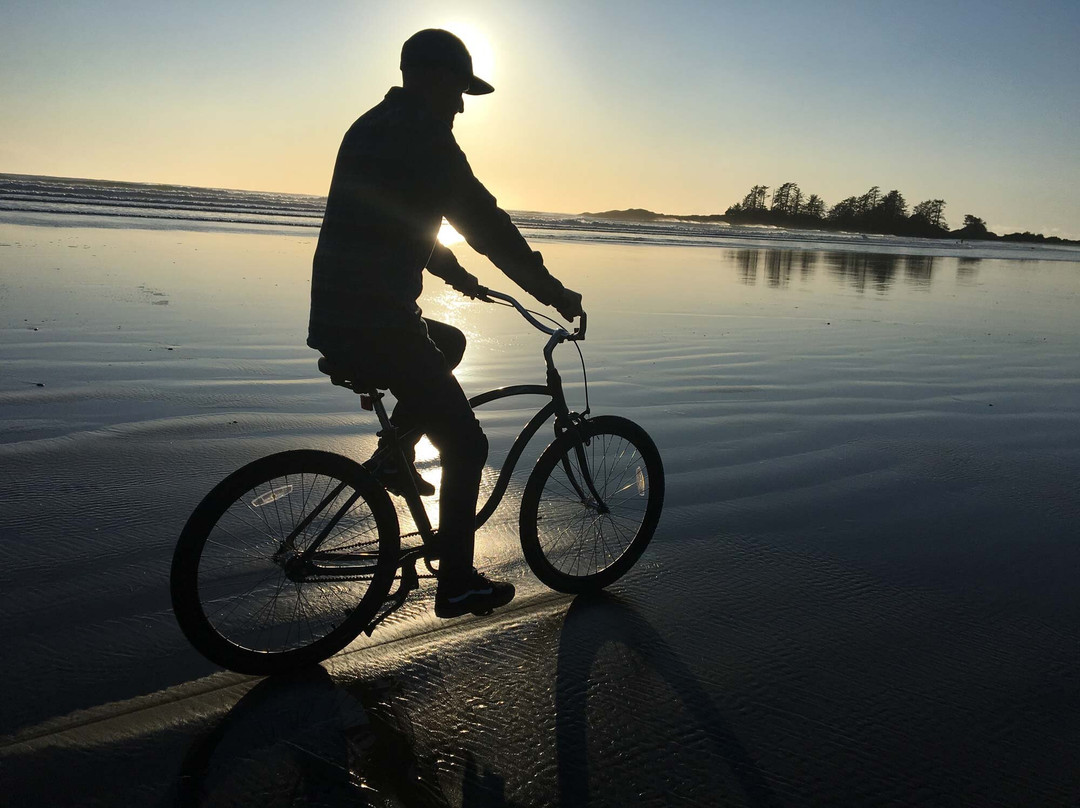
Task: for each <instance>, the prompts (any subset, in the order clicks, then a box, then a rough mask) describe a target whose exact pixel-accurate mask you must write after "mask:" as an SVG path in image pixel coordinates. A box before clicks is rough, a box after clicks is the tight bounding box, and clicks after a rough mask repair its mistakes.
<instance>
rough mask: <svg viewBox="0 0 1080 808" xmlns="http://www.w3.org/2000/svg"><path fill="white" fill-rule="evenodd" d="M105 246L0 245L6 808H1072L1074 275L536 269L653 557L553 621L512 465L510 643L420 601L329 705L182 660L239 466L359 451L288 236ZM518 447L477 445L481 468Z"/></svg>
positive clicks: (324, 698) (1, 230)
mask: <svg viewBox="0 0 1080 808" xmlns="http://www.w3.org/2000/svg"><path fill="white" fill-rule="evenodd" d="M117 222H119V224H116V223H114V225H113V226H111V227H102V226H96V227H91V226H86V223H87V222H86V220H85V218H84V220H81V221H80V220H78V218H77V217H69V218H63V217H52V218H51V219H50V218H49V217H48V216H41V217H38V218H37V219H34V220H33V221H32V220H31V217H24V218H23V219H21V220H20V219H19V217H17V216H13V215H9V216H8V217H7V219H6V220H5V222H3V223H0V270H2V271H0V329H2V330H0V368H2V370H0V421H2V425H3V431H2V437H0V477H2V479H3V488H2V493H0V505H2V508H0V535H2V538H3V541H2V543H0V560H2V564H0V625H2V627H3V634H4V638H5V653H4V665H3V667H2V672H0V683H2V684H3V689H4V692H5V693H7V694H8V695H9V697H8V698H7V699H5V706H4V707H3V709H2V710H0V735H2V736H3V737H2V739H0V781H2V788H3V791H4V792H5V798H4V802H5V804H8V805H12V806H24V805H25V806H30V805H46V804H49V805H54V804H73V805H168V804H251V805H272V804H318V805H324V804H325V805H330V804H333V805H336V804H342V805H344V804H349V805H352V804H364V803H363V801H364V800H368V801H369V802H372V803H373V804H434V805H438V804H449V805H567V806H570V805H586V804H592V805H629V804H642V805H669V804H695V805H725V804H731V805H885V804H890V805H1016V806H1022V805H1070V804H1075V803H1076V801H1077V800H1078V799H1080V769H1078V768H1077V766H1076V762H1075V761H1076V760H1077V757H1078V755H1077V753H1078V751H1080V750H1078V746H1080V743H1078V742H1080V726H1078V722H1080V713H1078V711H1077V707H1078V706H1080V705H1078V703H1077V702H1078V699H1080V696H1078V695H1077V694H1078V693H1080V687H1078V685H1080V681H1078V680H1080V646H1078V643H1077V640H1076V626H1077V625H1078V624H1080V596H1078V594H1077V586H1076V582H1075V581H1076V570H1077V569H1080V547H1078V546H1077V542H1076V524H1077V517H1078V516H1080V497H1078V496H1077V494H1076V486H1075V480H1076V479H1077V478H1078V476H1080V437H1078V436H1080V429H1078V427H1080V405H1078V403H1077V402H1080V331H1078V329H1077V326H1076V323H1077V322H1078V318H1077V314H1078V312H1080V263H1078V262H1076V261H1065V260H1060V258H1061V257H1062V255H1061V253H1058V254H1056V255H1054V256H1052V257H1053V258H1054V259H1057V260H1026V261H1022V260H1018V259H1016V258H1015V257H1010V258H1008V259H1003V258H994V257H987V256H986V254H985V253H979V252H977V251H971V250H967V248H963V249H961V248H959V247H952V246H950V247H949V248H948V249H945V248H942V250H940V251H938V252H936V253H935V252H934V251H933V250H923V251H921V252H920V251H908V252H905V251H904V250H903V249H901V248H899V247H896V248H877V249H871V250H863V251H852V250H850V249H848V250H840V249H836V248H832V249H829V248H825V247H822V246H821V245H818V244H813V243H807V244H805V245H801V246H800V245H798V244H792V243H790V242H788V243H785V245H784V246H783V247H774V246H770V245H768V244H761V245H753V244H745V243H740V244H737V245H733V246H731V247H717V246H710V247H703V246H694V247H685V246H675V245H669V246H662V245H658V244H628V243H605V242H602V241H591V242H590V241H581V240H577V241H575V240H573V239H570V238H559V237H558V236H557V235H556V236H552V235H551V234H547V236H544V237H542V238H541V242H542V243H540V244H539V246H540V248H541V249H542V250H543V252H544V255H545V257H546V259H547V262H548V264H549V265H550V266H551V267H552V269H553V271H555V273H556V274H558V275H560V277H563V278H564V279H565V280H566V281H567V283H569V284H571V285H576V288H580V290H581V291H582V292H583V294H584V297H585V306H586V309H587V310H588V311H589V313H590V325H589V328H590V334H589V339H588V340H587V342H586V343H585V345H584V346H583V350H584V351H585V357H586V361H587V363H588V367H589V393H590V398H591V403H592V407H593V411H594V412H596V413H607V412H611V413H616V414H620V415H623V416H626V417H629V418H631V419H633V420H635V421H638V422H640V423H641V424H642V425H643V426H644V427H645V428H646V429H647V430H648V431H649V432H650V434H652V436H653V437H654V439H655V440H656V443H657V445H658V446H659V448H660V451H661V453H662V455H663V458H664V462H665V466H666V470H667V502H666V506H665V511H664V516H663V518H662V520H661V523H660V527H659V529H658V531H657V534H656V537H655V539H654V541H653V543H652V544H651V545H650V547H649V549H648V551H647V552H646V554H645V556H644V557H643V558H642V560H641V562H639V564H638V565H637V566H636V567H635V568H634V570H633V571H632V572H631V573H630V574H629V575H628V576H627V577H626V578H624V579H623V580H622V581H620V582H618V583H617V584H616V585H615V586H613V587H612V588H611V590H610V592H609V593H608V595H606V596H604V597H601V598H576V599H573V598H569V597H566V596H562V595H556V594H554V593H552V592H550V591H549V590H547V589H546V588H545V587H543V586H542V585H541V584H540V583H539V582H537V581H536V580H535V578H533V577H532V575H531V573H530V572H529V571H528V569H527V567H526V566H525V564H524V562H523V560H522V558H521V550H520V545H519V544H518V542H517V537H516V529H517V514H516V509H515V506H516V503H517V499H518V496H519V495H520V491H521V488H522V487H523V486H524V482H525V479H526V476H527V473H526V470H527V469H528V465H527V464H526V465H525V466H524V467H519V472H518V474H517V476H516V477H515V482H514V485H513V486H512V488H511V492H510V495H509V496H508V497H507V500H506V501H504V503H503V505H502V506H501V507H500V509H499V511H498V512H497V513H496V516H495V517H494V518H493V520H492V522H491V523H490V524H489V525H488V526H487V527H485V528H484V529H483V531H481V533H480V534H479V536H478V551H477V556H478V558H477V560H478V564H479V565H480V566H482V567H485V568H487V569H488V570H490V571H492V572H493V573H497V574H501V575H505V576H507V577H509V578H510V579H511V580H513V581H514V583H515V585H517V586H518V589H519V593H520V594H519V597H518V599H517V600H516V601H515V602H514V604H513V605H512V606H511V607H510V608H509V609H508V610H506V611H504V612H501V613H496V614H495V615H492V616H491V617H488V618H478V619H461V620H455V621H448V622H447V621H439V620H437V619H436V618H435V617H434V615H433V614H432V602H431V601H432V598H431V594H432V592H433V588H432V587H431V586H430V584H427V585H426V586H425V587H424V588H422V589H421V591H420V592H419V593H417V594H416V595H415V596H414V597H413V598H412V599H411V600H410V602H409V603H408V604H406V606H405V607H404V608H403V609H402V610H401V611H400V612H399V613H397V614H396V615H395V616H394V618H393V619H392V620H390V621H388V622H387V624H385V625H383V626H380V627H379V629H378V630H377V631H376V632H375V634H374V636H373V637H371V638H367V637H361V638H360V639H358V640H357V641H356V642H355V643H353V645H351V646H350V647H349V649H347V651H346V652H344V653H342V654H340V655H338V656H337V657H335V658H333V659H332V660H330V661H328V662H327V663H326V664H325V666H324V670H325V673H324V674H319V673H317V672H312V673H311V674H309V675H307V676H306V677H300V678H297V679H293V680H277V679H267V680H258V679H252V678H250V677H243V676H239V675H236V674H231V673H224V672H221V671H220V670H218V669H216V668H215V667H214V666H213V665H211V664H210V663H208V662H206V661H205V660H203V659H202V658H201V657H200V656H198V654H197V653H196V652H195V651H194V650H192V649H191V648H190V646H188V645H187V643H186V641H185V640H184V638H183V636H182V635H181V634H180V631H179V629H178V628H177V627H176V624H175V620H174V619H173V616H172V613H171V610H170V606H169V593H168V569H169V562H170V559H171V553H172V548H173V545H174V543H175V541H176V537H177V535H178V533H179V531H180V529H181V528H182V526H183V524H184V521H185V519H186V518H187V515H188V514H189V513H190V511H191V509H192V508H193V507H194V506H195V504H196V503H197V502H198V501H199V499H200V498H201V497H202V495H203V494H204V493H205V492H206V491H207V490H209V489H210V488H211V487H212V486H213V485H214V484H215V483H216V482H217V481H218V480H220V479H221V478H222V477H224V476H225V475H226V474H227V473H228V472H230V471H232V470H233V469H235V468H237V467H238V466H240V465H242V464H243V463H245V462H247V461H249V460H251V459H254V458H256V457H259V456H261V455H264V454H268V453H270V452H272V451H278V450H283V449H288V448H300V447H312V448H323V449H330V450H333V451H337V452H340V453H343V454H346V455H348V456H351V457H354V458H356V459H360V460H362V459H364V458H365V457H366V456H367V453H368V452H369V451H370V450H371V447H372V446H373V444H374V422H373V419H372V418H371V416H370V415H368V414H366V413H361V412H360V411H359V409H358V408H357V407H356V402H355V397H354V396H352V394H350V393H348V392H347V391H343V390H341V389H339V388H334V387H332V386H331V385H330V384H329V383H328V381H327V380H326V378H325V377H323V376H321V375H320V374H319V373H318V371H317V370H316V368H315V355H314V353H313V352H312V351H310V350H309V349H307V348H306V347H305V346H304V335H305V330H306V309H307V289H308V271H309V269H308V268H309V264H310V255H311V251H312V249H313V247H314V236H313V233H312V231H311V230H310V229H307V230H305V229H302V228H292V229H290V228H284V227H276V228H271V227H263V228H262V229H260V228H257V227H249V228H246V230H244V231H241V229H240V228H233V229H232V230H230V229H229V228H213V227H204V228H203V229H201V230H183V229H172V228H171V227H162V229H152V228H150V227H149V226H148V225H147V224H146V223H142V224H140V225H138V226H136V225H133V224H131V223H124V222H123V221H122V220H119V219H118V220H117ZM47 223H51V226H47ZM461 254H462V256H463V262H464V263H465V264H466V266H467V267H468V268H469V269H471V270H472V271H474V272H476V273H477V274H478V275H480V277H481V281H482V282H484V283H487V284H488V285H490V286H492V287H493V288H497V289H503V290H506V291H511V284H510V283H509V282H508V281H506V280H505V279H503V280H500V278H499V276H498V274H497V272H496V271H495V270H493V269H490V268H487V267H485V266H484V264H483V263H482V260H481V259H479V258H478V257H476V256H472V255H470V254H469V252H468V251H467V250H464V249H463V250H462V251H461ZM1031 254H1032V256H1033V257H1035V258H1036V259H1038V258H1039V257H1040V256H1041V258H1043V259H1045V258H1046V257H1047V256H1046V255H1045V254H1040V253H1038V251H1033V252H1032V253H1031ZM1066 255H1067V254H1066ZM422 304H423V306H424V309H425V313H426V314H427V315H428V316H431V317H434V318H436V319H443V320H445V321H448V322H451V323H453V324H455V325H457V326H458V327H460V328H462V329H463V330H464V331H465V332H466V333H467V335H468V336H469V338H470V348H469V351H468V352H467V354H466V358H465V361H464V363H463V364H462V366H461V369H460V371H459V377H460V378H461V380H462V383H463V386H464V387H465V389H466V390H467V391H468V392H470V393H476V392H479V391H481V390H484V389H488V388H491V387H495V386H500V385H503V384H511V383H529V382H539V381H540V380H541V374H542V367H543V366H542V360H541V357H540V349H541V347H542V344H543V342H542V339H541V338H540V337H539V336H538V335H536V334H534V333H533V332H530V331H529V330H528V328H527V327H526V326H524V324H523V323H522V322H521V321H520V320H519V319H518V318H517V317H516V315H514V314H513V313H512V312H510V311H508V310H506V309H500V308H496V307H490V306H488V307H485V306H482V305H479V304H476V303H470V302H468V301H466V300H464V299H463V298H461V297H460V296H459V295H457V294H456V293H454V292H452V291H450V290H445V291H444V289H443V288H441V283H440V282H439V281H438V280H437V279H430V280H429V281H428V283H427V291H426V292H425V297H424V299H423V300H422ZM560 366H561V367H562V368H563V369H564V372H565V375H566V377H567V380H568V383H569V389H570V390H571V392H572V396H573V397H575V398H576V401H577V403H578V406H583V395H582V394H583V390H582V387H581V384H580V371H579V370H575V368H576V367H577V358H576V355H575V354H573V353H572V352H568V353H564V354H563V355H562V360H561V362H560ZM526 415H527V413H526V412H524V411H522V410H516V409H510V408H503V409H498V408H496V409H494V410H492V411H491V412H488V413H486V414H485V416H484V418H483V423H484V426H485V429H486V431H487V432H488V434H489V435H490V436H491V438H492V444H493V449H492V459H491V461H490V462H491V464H492V465H496V464H498V463H499V461H500V460H501V457H502V456H504V455H505V452H506V450H507V448H508V446H509V443H510V441H511V440H512V439H513V436H514V435H515V434H516V432H517V429H518V428H519V427H520V425H521V424H522V423H523V422H524V417H525V416H526ZM546 441H547V434H546V433H544V434H543V435H542V439H541V438H538V439H537V441H536V443H537V446H535V447H533V450H532V454H531V455H530V456H532V457H535V454H536V452H538V451H539V450H540V449H541V448H542V444H544V443H546ZM421 459H422V462H421V470H422V472H423V473H424V474H425V475H427V476H429V477H430V478H431V479H432V480H433V481H434V482H437V481H438V469H437V465H436V463H435V462H434V459H433V458H432V457H431V456H430V454H428V455H422V457H421ZM200 799H202V800H204V802H200V801H199V800H200ZM290 800H292V802H290ZM380 800H381V801H382V802H380Z"/></svg>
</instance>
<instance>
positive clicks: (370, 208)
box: [307, 29, 582, 617]
mask: <svg viewBox="0 0 1080 808" xmlns="http://www.w3.org/2000/svg"><path fill="white" fill-rule="evenodd" d="M401 73H402V79H403V81H402V86H401V87H394V88H392V89H391V90H390V91H389V92H388V93H387V94H386V97H385V98H384V99H383V101H382V102H381V103H379V104H378V105H377V106H375V107H373V108H372V109H370V110H368V111H367V112H366V113H364V114H363V115H362V116H361V117H360V118H359V119H358V120H357V121H356V122H355V123H354V124H353V125H352V126H351V127H350V128H349V131H348V132H347V133H346V134H345V138H344V140H343V141H342V144H341V148H340V150H339V151H338V156H337V163H336V164H335V166H334V176H333V180H332V181H331V183H330V193H329V195H328V197H327V201H326V213H325V216H324V218H323V223H322V230H321V231H320V233H319V243H318V246H317V248H316V250H315V258H314V261H313V271H312V278H311V319H310V322H309V327H308V341H307V342H308V345H309V346H311V347H312V348H315V349H317V350H318V351H320V352H321V353H322V354H323V355H324V356H326V358H327V359H328V360H329V361H330V362H331V363H332V364H333V365H336V366H339V367H341V368H342V369H348V370H349V371H350V372H351V373H352V375H353V378H354V379H359V380H361V382H362V383H363V384H366V385H369V386H370V385H372V384H373V385H376V386H378V387H380V388H384V389H389V390H390V391H391V392H392V393H393V394H394V396H395V398H397V402H398V403H397V406H396V407H395V408H394V412H393V415H392V416H391V421H392V423H393V424H394V426H395V427H396V428H397V429H398V431H399V433H401V434H404V433H406V432H408V431H409V430H416V431H414V432H412V433H411V434H410V435H409V437H410V439H411V445H410V447H409V448H408V449H407V451H406V454H407V456H408V459H409V461H410V462H409V464H408V467H407V468H397V467H395V466H393V465H390V464H387V463H384V464H382V465H381V466H380V467H378V468H375V469H373V470H374V471H375V473H376V474H377V475H378V476H379V477H380V478H381V480H382V482H383V483H384V484H385V485H386V487H387V488H388V489H389V490H390V491H392V492H393V493H396V494H401V493H402V492H403V491H404V490H405V489H406V487H407V486H408V485H410V484H412V483H415V484H416V486H417V489H418V490H419V491H420V493H421V494H423V495H425V496H430V495H432V494H434V493H435V490H434V487H433V486H431V484H430V483H428V482H427V481H425V480H424V479H423V478H422V477H420V475H419V474H418V473H417V472H416V469H415V467H414V466H413V463H412V461H413V460H414V458H415V444H416V441H417V440H419V438H420V435H421V434H427V436H428V437H429V438H430V440H431V442H432V443H433V444H434V445H435V447H436V448H437V449H438V450H439V454H440V457H441V462H442V472H443V476H442V492H441V495H440V501H439V549H440V561H439V580H438V590H437V592H436V596H435V613H436V614H437V615H439V616H440V617H454V616H457V615H461V614H465V613H467V612H484V611H488V610H490V609H493V608H496V607H499V606H503V605H505V604H507V603H509V602H510V601H511V600H512V599H513V597H514V587H513V585H512V584H509V583H505V582H500V581H494V580H490V579H488V578H487V577H486V576H484V575H483V574H481V573H479V572H477V571H476V569H474V568H473V539H474V536H473V534H474V531H475V527H474V520H475V512H476V500H477V496H478V493H479V488H480V475H481V472H482V470H483V467H484V462H485V460H486V459H487V447H488V444H487V438H486V437H485V436H484V432H483V430H482V429H481V428H480V424H479V423H478V422H477V420H476V418H475V416H474V415H473V412H472V409H471V408H470V407H469V403H468V399H467V398H466V397H465V393H464V392H463V391H462V389H461V385H459V384H458V382H457V379H455V378H454V376H453V373H452V372H451V371H452V370H453V369H454V368H455V367H456V366H457V364H458V362H460V361H461V357H462V354H463V353H464V351H465V335H464V334H462V333H461V331H459V330H458V329H456V328H454V327H453V326H450V325H447V324H445V323H439V322H436V321H434V320H430V319H427V318H425V317H421V312H420V308H419V306H418V305H417V303H416V301H417V298H418V297H419V296H420V292H421V289H422V285H423V278H422V273H423V270H424V268H425V267H426V268H427V270H428V271H429V272H431V273H432V274H433V275H437V276H438V277H440V278H442V279H443V280H444V281H446V282H447V283H449V284H450V285H451V286H453V287H454V288H455V289H457V290H459V291H460V292H462V293H464V294H465V295H468V296H470V297H477V296H482V295H483V294H484V293H485V292H486V290H485V289H484V287H482V286H481V285H480V284H479V282H478V281H477V279H476V278H475V277H474V276H473V275H471V274H470V273H468V272H467V271H465V269H464V268H462V266H461V265H460V264H459V263H458V261H457V259H456V258H455V257H454V254H453V253H452V252H450V250H449V249H447V248H446V247H444V246H443V245H441V244H440V243H439V242H438V241H437V240H436V236H437V234H438V232H439V227H440V226H441V224H442V219H443V217H446V219H447V220H448V221H449V222H450V224H451V225H453V226H454V228H455V229H456V230H457V231H458V232H459V233H461V235H462V236H464V237H465V240H466V241H467V242H468V243H469V245H470V246H471V247H472V248H473V249H475V250H476V251H477V252H479V253H481V254H483V255H485V256H487V257H488V258H489V259H490V260H491V262H492V263H494V264H495V265H496V266H497V267H498V268H499V269H500V270H502V271H503V272H504V273H505V274H506V275H507V276H508V277H509V278H510V279H511V280H513V281H514V282H515V283H516V284H517V285H519V286H520V287H521V288H523V289H524V290H525V291H527V292H529V293H530V294H532V295H533V296H534V297H535V298H536V299H537V300H539V301H540V302H541V303H543V304H545V305H549V306H554V307H555V308H556V309H557V310H558V311H559V313H560V314H562V315H563V317H565V318H566V319H568V320H572V319H573V318H575V317H577V316H579V315H580V314H581V313H582V309H581V295H580V294H578V293H577V292H573V291H571V290H569V289H566V288H565V287H564V286H563V285H562V284H561V283H560V282H559V281H558V280H556V279H555V278H554V277H552V276H551V274H550V273H549V272H548V271H547V269H546V268H545V267H544V262H543V258H542V256H541V255H540V253H538V252H534V251H533V250H531V249H530V248H529V245H528V244H527V243H526V242H525V239H524V238H523V237H522V236H521V233H519V232H518V229H517V227H515V226H514V224H513V223H512V222H511V221H510V217H509V216H507V214H506V213H505V212H504V211H503V210H502V209H501V208H500V207H499V206H498V204H497V203H496V201H495V197H493V196H492V195H491V194H490V193H489V192H488V191H487V189H486V188H484V186H483V185H482V184H481V183H480V181H479V180H477V179H476V177H475V176H473V173H472V169H471V168H470V167H469V163H468V161H467V160H466V159H465V154H464V153H463V152H462V151H461V149H460V148H459V147H458V144H457V142H456V141H455V139H454V135H453V132H452V129H453V125H454V116H455V115H457V114H458V113H460V112H464V103H463V97H462V96H463V94H467V95H485V94H487V93H490V92H492V91H493V89H494V88H493V87H492V86H491V85H490V84H488V83H487V82H485V81H484V80H482V79H479V78H477V77H476V76H474V75H473V71H472V58H471V56H470V55H469V52H468V50H467V49H466V47H465V45H464V43H462V41H461V40H460V39H458V38H457V37H456V36H454V35H453V34H451V33H449V32H448V31H443V30H439V29H427V30H424V31H420V32H419V33H417V34H415V35H413V36H412V37H410V38H409V39H408V40H407V41H406V42H405V44H404V46H403V47H402V49H401ZM391 462H392V461H391ZM410 477H411V478H412V480H411V481H410V479H409V478H410Z"/></svg>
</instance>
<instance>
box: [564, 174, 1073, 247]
mask: <svg viewBox="0 0 1080 808" xmlns="http://www.w3.org/2000/svg"><path fill="white" fill-rule="evenodd" d="M581 215H582V216H588V217H590V218H595V219H615V220H619V221H633V222H655V221H662V220H665V219H668V220H671V219H677V220H679V221H691V222H729V223H731V224H767V225H776V226H778V227H787V228H795V229H800V228H801V229H808V230H844V231H847V232H854V233H881V234H885V235H893V236H917V237H921V238H960V239H983V240H988V241H995V240H1000V241H1022V242H1034V243H1039V244H1080V241H1076V240H1073V239H1063V238H1059V237H1058V236H1044V235H1042V234H1041V233H1030V232H1023V233H1008V234H1006V235H1003V236H999V235H998V234H997V233H994V232H992V231H991V230H989V229H988V228H987V226H986V222H985V221H983V220H982V219H980V218H979V217H978V216H975V215H974V214H971V213H969V214H966V215H965V216H964V224H963V226H962V227H960V228H959V229H957V230H950V229H949V227H948V225H947V223H946V221H945V200H944V199H927V200H925V201H923V202H919V203H918V204H917V205H915V206H914V207H912V208H911V209H910V212H909V210H908V203H907V201H906V200H905V199H904V195H903V194H901V193H900V192H899V191H896V190H892V191H888V192H887V193H884V194H883V193H882V192H881V188H879V187H878V186H877V185H875V186H873V187H872V188H871V189H870V190H868V191H867V192H866V193H865V194H863V195H862V196H849V197H848V198H847V199H842V200H841V201H839V202H837V203H836V204H835V205H833V206H832V207H828V206H827V205H826V204H825V202H824V200H823V199H822V198H821V197H820V196H818V195H817V194H805V193H803V191H802V189H801V188H799V186H798V184H797V183H794V182H785V183H784V184H783V185H780V186H778V187H777V188H775V189H774V190H773V192H772V194H771V197H770V194H769V187H768V186H767V185H755V186H754V187H753V188H751V189H750V192H749V193H748V194H747V195H746V196H744V197H743V199H742V201H741V202H736V203H735V204H734V205H731V206H730V207H729V208H728V209H727V210H726V211H724V213H722V214H719V213H714V214H708V215H693V216H673V215H668V214H663V213H654V212H653V211H650V210H643V209H641V208H630V209H628V210H609V211H604V212H602V213H583V214H581Z"/></svg>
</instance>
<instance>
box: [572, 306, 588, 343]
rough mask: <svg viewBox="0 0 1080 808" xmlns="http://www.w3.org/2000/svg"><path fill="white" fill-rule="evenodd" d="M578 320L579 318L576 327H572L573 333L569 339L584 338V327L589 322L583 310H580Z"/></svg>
mask: <svg viewBox="0 0 1080 808" xmlns="http://www.w3.org/2000/svg"><path fill="white" fill-rule="evenodd" d="M578 320H579V322H580V324H579V325H578V327H577V328H575V329H574V333H573V335H572V336H571V337H570V339H572V340H583V339H585V328H586V326H587V325H588V324H589V315H588V314H586V313H585V312H584V311H583V312H581V316H580V317H579V318H578Z"/></svg>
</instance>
